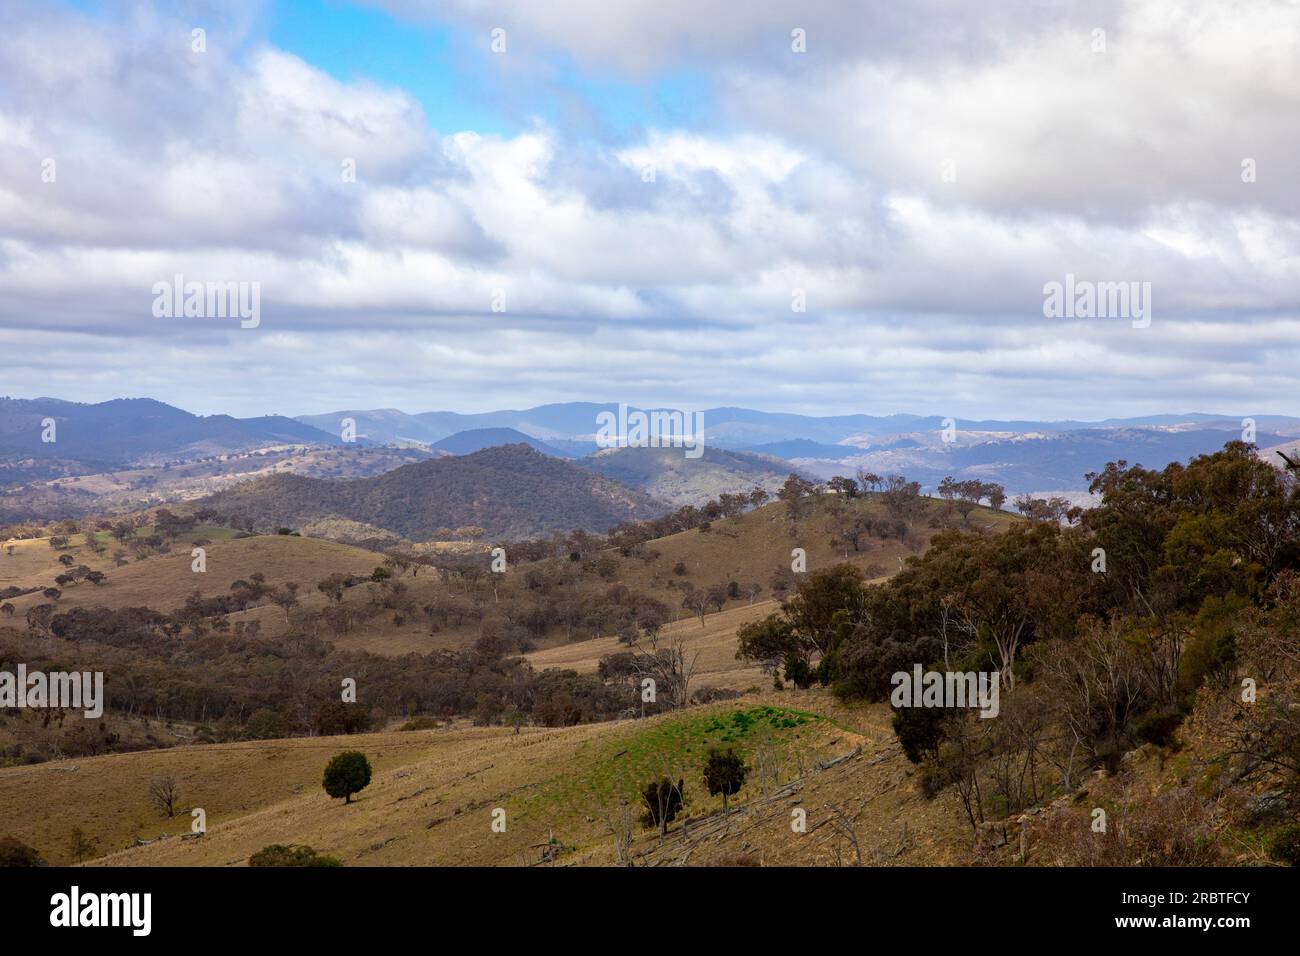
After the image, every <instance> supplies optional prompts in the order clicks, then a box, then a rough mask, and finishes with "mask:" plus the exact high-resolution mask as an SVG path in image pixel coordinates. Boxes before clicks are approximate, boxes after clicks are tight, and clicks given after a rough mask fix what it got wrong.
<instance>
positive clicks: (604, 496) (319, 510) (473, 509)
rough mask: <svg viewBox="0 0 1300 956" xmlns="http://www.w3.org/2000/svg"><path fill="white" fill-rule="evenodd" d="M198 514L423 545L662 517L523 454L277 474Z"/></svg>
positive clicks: (644, 500)
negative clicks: (452, 534)
mask: <svg viewBox="0 0 1300 956" xmlns="http://www.w3.org/2000/svg"><path fill="white" fill-rule="evenodd" d="M201 503H202V504H203V505H205V506H207V507H210V508H214V509H217V510H219V511H222V512H225V513H231V514H234V513H237V514H240V515H244V516H246V517H248V518H249V519H251V520H252V521H253V522H254V523H255V524H256V525H258V526H259V527H263V528H273V527H277V526H290V527H297V526H299V525H302V524H305V523H307V522H311V521H316V520H320V519H324V518H345V519H348V520H352V521H359V522H363V523H365V524H368V525H373V526H375V527H377V528H383V529H385V530H388V531H393V532H396V533H397V534H400V535H402V536H403V537H406V538H409V539H411V540H416V541H424V540H429V539H432V538H435V537H437V536H438V531H439V530H440V529H444V528H458V527H464V526H477V527H480V528H483V529H485V531H486V532H487V534H488V535H491V536H493V537H498V538H525V537H534V536H539V535H544V534H548V533H550V532H554V531H568V530H571V529H573V528H585V529H587V530H590V531H604V530H606V529H608V528H609V527H611V526H612V525H615V524H618V523H619V522H622V521H630V520H637V519H641V518H647V517H652V516H654V515H657V514H661V513H662V512H663V510H664V508H663V506H662V505H660V504H659V503H657V502H656V501H654V500H653V499H652V498H651V497H650V496H648V495H646V494H645V493H643V492H640V491H636V490H634V489H630V488H626V487H624V486H622V485H619V484H617V483H616V482H613V481H610V480H608V479H605V478H602V477H600V476H597V475H594V474H592V473H591V472H589V471H586V470H584V469H581V468H577V467H575V466H574V465H571V464H569V463H567V462H564V461H560V460H558V459H555V458H549V457H547V456H545V455H543V454H541V453H540V452H538V451H537V450H536V449H533V448H530V447H528V446H527V445H506V446H502V447H497V448H488V449H484V450H482V451H478V452H474V453H472V454H468V455H460V456H455V457H451V458H442V459H435V460H432V461H425V462H419V463H416V464H412V465H406V466H403V467H401V468H397V469H394V470H393V471H391V472H388V473H387V474H384V475H379V476H377V477H373V478H365V479H360V480H357V481H343V482H330V481H322V480H319V479H313V478H303V477H298V476H290V475H277V476H273V477H270V478H266V479H261V480H258V481H254V482H249V483H247V484H245V485H241V486H238V487H236V488H233V489H230V490H229V491H225V492H221V493H218V494H216V495H213V496H211V497H209V498H206V499H204V500H203V501H202V502H201Z"/></svg>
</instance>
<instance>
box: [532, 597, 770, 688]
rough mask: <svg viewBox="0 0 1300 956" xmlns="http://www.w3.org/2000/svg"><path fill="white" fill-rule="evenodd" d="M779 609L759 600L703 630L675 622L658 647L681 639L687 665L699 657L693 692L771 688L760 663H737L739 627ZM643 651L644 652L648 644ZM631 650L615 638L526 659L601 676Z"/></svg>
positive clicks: (708, 620) (709, 621)
mask: <svg viewBox="0 0 1300 956" xmlns="http://www.w3.org/2000/svg"><path fill="white" fill-rule="evenodd" d="M777 607H778V605H777V603H776V602H775V601H756V602H755V603H754V605H753V606H752V607H750V606H747V605H742V606H740V607H734V608H728V609H727V610H725V611H722V612H720V613H718V614H706V615H705V617H704V626H703V627H701V626H700V622H699V620H698V619H697V618H694V617H690V618H686V619H684V620H680V621H674V622H673V623H672V624H669V625H668V626H667V627H665V628H664V629H663V631H662V633H661V634H660V637H659V645H660V646H661V647H667V646H669V645H671V644H675V643H676V642H677V641H678V640H679V639H680V640H682V641H684V642H685V644H684V647H685V651H686V655H687V660H691V659H693V657H694V655H695V654H696V653H698V654H699V659H698V661H697V663H696V668H697V669H696V671H695V678H694V680H693V682H692V685H691V686H692V687H693V688H699V687H718V688H721V689H724V690H736V691H744V690H747V689H749V688H751V687H767V686H770V685H771V683H772V678H771V676H770V675H768V674H764V673H763V671H762V669H761V668H759V667H758V666H757V665H755V664H752V663H749V662H747V661H738V660H736V628H738V627H740V626H741V625H742V624H748V623H749V622H750V621H757V620H760V619H761V618H764V617H766V616H767V615H769V614H771V613H773V612H774V611H775V610H776V609H777ZM640 646H641V647H642V649H643V650H644V649H645V645H644V643H643V644H642V645H640ZM626 650H627V647H625V646H624V645H622V644H619V643H618V640H617V639H615V638H613V637H598V638H595V639H593V640H589V641H575V642H574V643H572V644H560V645H557V646H555V647H551V648H547V649H546V650H541V651H533V652H532V653H530V654H525V655H524V658H525V659H526V660H527V661H528V662H529V663H530V664H532V665H533V667H534V668H536V669H537V670H545V669H546V668H548V667H556V668H561V669H564V670H575V671H577V672H578V673H580V674H589V673H594V672H595V671H596V668H597V667H598V666H599V665H600V659H601V658H602V657H605V656H606V655H609V654H617V653H618V652H619V651H626Z"/></svg>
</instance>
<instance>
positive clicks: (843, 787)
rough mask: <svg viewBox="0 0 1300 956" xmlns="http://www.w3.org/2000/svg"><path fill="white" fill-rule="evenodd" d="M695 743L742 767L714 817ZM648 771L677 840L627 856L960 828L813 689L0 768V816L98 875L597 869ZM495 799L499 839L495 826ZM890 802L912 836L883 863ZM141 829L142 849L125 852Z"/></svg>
mask: <svg viewBox="0 0 1300 956" xmlns="http://www.w3.org/2000/svg"><path fill="white" fill-rule="evenodd" d="M711 746H734V747H736V748H737V749H738V750H739V751H740V752H741V753H742V755H743V756H745V758H746V760H747V762H748V763H749V764H750V765H751V767H753V768H754V769H753V770H751V774H750V778H749V780H748V781H747V783H746V786H745V788H744V789H743V790H742V791H741V792H740V793H739V794H737V795H736V797H734V798H733V801H732V813H731V814H730V816H729V817H728V818H727V819H726V820H725V821H724V820H722V818H721V816H720V814H719V809H720V806H719V801H718V798H716V797H710V796H709V795H708V794H707V792H706V789H705V787H704V784H703V781H702V778H701V775H700V768H701V767H702V763H703V759H704V755H705V753H706V752H707V749H708V748H709V747H711ZM353 748H355V749H359V750H361V751H363V752H364V753H366V754H367V755H368V756H369V757H370V758H371V761H372V763H373V764H374V768H375V774H374V778H373V780H372V782H371V784H370V786H369V787H368V788H366V789H365V790H363V791H362V792H361V793H360V794H358V795H357V796H356V797H355V798H354V800H353V802H352V803H351V804H346V805H345V804H344V803H343V802H342V801H341V800H331V799H330V798H329V797H328V796H327V795H326V794H325V793H324V791H323V790H322V789H321V786H320V774H321V770H322V768H323V766H324V764H325V762H326V761H327V760H328V758H329V757H330V756H331V755H332V754H334V753H336V752H338V751H340V750H343V749H353ZM837 759H839V760H840V761H842V762H839V763H835V764H834V765H833V766H830V767H829V768H828V769H822V767H823V766H824V765H826V764H831V763H832V761H835V760H837ZM760 767H761V768H763V769H762V770H761V771H760V770H759V768H760ZM660 773H668V774H672V775H673V776H682V777H683V778H684V779H685V781H686V786H685V791H686V808H685V814H684V816H685V823H686V827H685V833H683V828H682V825H681V822H680V821H679V822H676V823H674V824H673V826H672V827H671V828H670V832H669V839H668V840H667V841H665V842H664V843H663V844H661V843H660V841H659V839H658V837H657V835H656V834H655V833H654V832H653V831H650V830H648V829H646V828H644V827H642V826H641V825H639V824H638V825H636V826H635V827H634V835H635V838H634V841H633V844H632V846H631V848H630V853H631V854H632V855H633V856H634V857H636V858H637V860H638V862H639V863H641V864H651V865H657V864H665V863H678V862H687V863H696V864H706V863H716V862H728V859H727V858H728V857H729V856H730V855H733V854H742V855H743V854H746V853H756V854H758V855H761V857H762V862H764V863H768V864H780V863H801V862H804V863H811V862H826V863H829V862H835V859H836V854H837V853H839V854H841V859H842V858H843V856H842V855H843V854H844V853H851V852H852V851H851V850H849V849H848V844H847V843H846V842H845V839H844V838H843V836H842V835H841V836H836V835H835V834H837V833H840V830H838V829H836V828H835V827H834V826H828V825H827V824H828V823H830V822H833V820H834V819H835V818H836V816H837V815H839V814H843V813H851V814H853V815H854V816H855V819H856V821H857V822H856V826H857V827H858V839H859V843H860V844H861V845H862V848H863V852H867V853H869V854H874V855H875V856H889V861H891V862H893V861H897V862H900V863H912V864H918V863H926V862H936V861H937V860H936V856H937V855H939V854H941V852H942V851H941V847H943V846H951V845H953V843H954V840H953V836H954V831H955V832H956V835H957V836H958V837H960V819H959V818H958V817H956V816H955V815H954V814H953V813H952V808H951V807H946V806H942V805H940V804H933V805H931V804H926V803H925V801H924V800H922V799H921V798H920V797H919V796H918V795H917V794H916V793H914V788H913V783H912V780H911V776H910V767H909V765H907V763H906V761H905V760H904V759H903V758H902V757H901V754H899V753H898V749H897V746H896V745H895V744H894V743H893V742H892V734H891V733H890V732H889V729H888V719H887V714H886V712H885V710H884V709H883V708H876V707H869V708H855V709H849V708H845V707H843V706H841V705H840V704H838V703H837V702H835V701H834V699H833V698H831V697H830V696H829V695H827V694H826V693H825V692H823V691H815V690H814V691H787V692H782V693H764V694H761V695H748V696H746V697H744V698H742V699H740V700H736V701H731V702H728V703H726V704H715V705H708V706H704V707H694V708H690V709H688V710H686V711H679V712H676V713H671V714H664V715H660V716H658V717H652V718H648V719H646V720H644V721H619V722H611V723H603V724H589V725H583V726H578V727H571V728H563V729H556V730H543V729H527V728H526V729H524V731H523V732H522V733H520V734H519V735H517V736H516V735H514V734H513V733H512V732H511V731H509V730H507V729H501V728H472V727H457V728H453V729H447V730H434V731H412V732H406V733H383V734H366V735H358V736H354V737H347V738H303V739H296V740H287V741H267V742H253V743H245V744H231V745H209V746H198V747H182V748H176V749H173V750H169V751H158V752H152V753H147V754H125V755H118V756H110V757H96V758H91V759H87V760H81V761H77V762H75V764H73V765H71V766H62V767H60V766H54V765H47V766H41V767H31V768H14V769H9V770H0V816H3V817H5V818H6V819H8V820H9V821H10V825H11V827H12V829H13V832H14V833H15V835H17V836H19V837H20V838H21V839H23V840H25V841H27V842H29V843H32V844H33V845H36V846H38V847H40V848H41V849H42V851H43V852H46V853H47V855H48V857H49V858H50V859H52V860H54V861H56V862H67V850H66V849H64V850H63V851H62V853H60V845H61V844H66V842H67V835H68V834H69V833H70V831H71V828H72V827H73V826H80V827H81V828H82V829H83V830H84V831H86V832H87V833H88V834H89V835H91V836H92V837H94V838H96V839H98V840H99V841H100V845H101V848H102V851H104V852H105V853H106V855H105V856H103V857H100V858H98V859H97V860H95V861H94V862H96V863H97V864H101V865H113V866H132V865H166V866H172V865H175V866H198V865H208V866H238V865H243V864H245V863H246V862H247V860H248V857H249V856H250V855H252V854H253V853H255V852H256V851H257V850H259V849H261V848H262V847H264V846H267V845H269V844H271V843H292V844H307V845H310V846H313V847H315V848H316V849H317V850H318V851H321V852H324V853H327V854H329V855H332V856H336V857H338V858H339V859H341V860H342V862H343V863H344V865H346V866H365V865H399V866H400V865H505V866H509V865H532V864H536V863H539V862H542V861H543V858H544V857H545V856H547V854H548V848H552V849H551V850H550V851H549V852H550V853H551V854H553V858H552V859H550V860H548V861H547V862H551V863H553V864H555V865H570V864H573V865H584V864H586V865H608V864H611V863H613V862H614V860H615V849H614V842H615V837H614V833H615V832H616V830H617V829H618V824H617V821H618V819H619V817H620V816H621V814H622V812H623V808H624V806H625V805H626V806H628V807H633V808H635V809H636V812H637V813H639V812H640V808H639V807H637V806H636V804H637V803H638V800H637V797H636V791H637V788H638V786H640V785H641V784H642V783H644V782H645V781H647V780H649V779H652V778H653V777H655V776H657V775H659V774H660ZM160 774H170V775H172V776H174V777H175V778H176V780H177V781H178V783H179V786H180V791H181V795H182V804H183V806H184V807H185V808H186V810H187V811H188V808H190V807H194V806H201V807H203V808H204V809H205V811H206V812H207V820H208V833H207V835H206V836H204V837H202V838H201V839H196V840H182V839H180V836H179V835H180V834H181V833H184V832H187V831H188V829H189V815H188V812H185V813H184V814H182V815H180V816H178V817H177V818H176V819H174V820H170V821H167V820H163V819H162V818H160V817H159V815H158V814H157V813H156V812H154V811H152V810H151V808H150V807H149V806H148V803H147V800H146V799H145V792H146V790H147V787H148V783H149V780H150V779H151V778H153V777H154V776H157V775H160ZM38 790H39V792H41V793H43V794H46V795H47V799H46V800H45V801H43V804H44V806H42V807H40V808H37V807H34V806H32V801H31V799H30V795H31V794H32V793H33V792H34V791H38ZM794 806H798V807H802V808H803V809H805V810H806V811H807V815H808V832H807V833H795V832H794V831H792V830H791V828H790V825H789V822H790V819H791V816H790V810H791V808H792V807H794ZM498 808H500V809H503V810H504V811H505V820H506V829H505V832H493V830H492V826H491V824H492V820H493V811H494V810H495V809H498ZM903 811H906V818H907V819H908V821H909V823H908V826H909V832H908V834H906V836H905V837H904V838H903V842H904V843H906V847H905V849H903V851H902V852H900V853H898V855H897V856H894V855H893V854H894V853H895V851H896V850H897V849H898V847H897V846H896V844H898V843H899V840H900V831H899V827H898V824H897V822H896V821H897V820H898V819H901V817H900V816H898V814H900V813H902V812H903ZM160 834H167V835H168V836H167V837H166V838H165V839H161V840H159V839H156V838H157V837H158V836H159V835H160ZM137 838H142V839H150V840H153V841H154V842H151V843H149V844H148V845H144V846H134V845H132V846H130V847H129V848H126V849H122V848H123V847H124V846H126V845H127V844H134V842H135V840H136V839H137ZM956 842H957V843H958V844H960V839H958V840H957V841H956ZM114 851H116V852H114ZM683 855H684V856H685V857H686V859H685V860H684V861H683V860H682V857H683Z"/></svg>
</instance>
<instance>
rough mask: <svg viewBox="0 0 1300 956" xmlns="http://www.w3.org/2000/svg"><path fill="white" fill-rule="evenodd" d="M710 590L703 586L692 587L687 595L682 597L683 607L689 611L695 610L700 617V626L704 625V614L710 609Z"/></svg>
mask: <svg viewBox="0 0 1300 956" xmlns="http://www.w3.org/2000/svg"><path fill="white" fill-rule="evenodd" d="M709 605H710V601H709V592H708V591H705V590H704V589H703V588H696V587H692V588H690V589H688V590H687V592H686V595H685V596H684V597H683V598H682V607H684V608H685V609H686V610H688V611H693V612H694V613H695V614H696V616H698V617H699V619H700V627H703V626H704V615H705V613H706V612H707V611H708V610H709Z"/></svg>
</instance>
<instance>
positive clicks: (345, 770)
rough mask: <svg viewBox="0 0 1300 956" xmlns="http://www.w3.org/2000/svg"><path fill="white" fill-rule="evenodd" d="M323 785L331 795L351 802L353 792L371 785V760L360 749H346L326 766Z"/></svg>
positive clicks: (345, 801)
mask: <svg viewBox="0 0 1300 956" xmlns="http://www.w3.org/2000/svg"><path fill="white" fill-rule="evenodd" d="M322 785H323V786H324V787H325V792H326V793H328V794H329V795H330V796H331V797H334V798H336V799H337V798H338V797H342V798H343V802H344V803H351V802H352V794H354V793H357V792H359V791H361V790H364V789H365V788H366V787H368V786H369V785H370V761H369V760H367V759H366V755H365V754H363V753H361V751H359V750H345V751H343V753H341V754H339V755H338V756H336V757H335V758H334V759H333V760H331V761H330V762H329V764H328V765H327V766H326V767H325V779H324V780H323V781H322Z"/></svg>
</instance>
